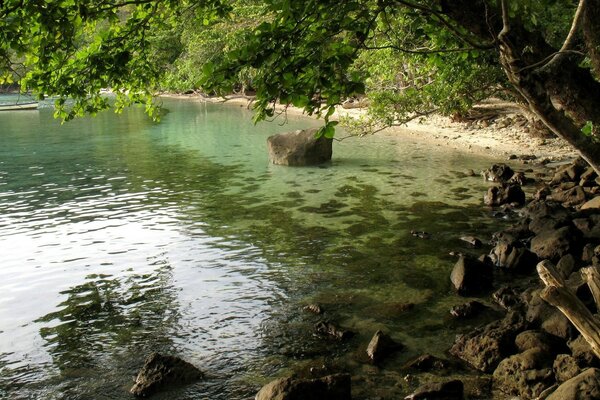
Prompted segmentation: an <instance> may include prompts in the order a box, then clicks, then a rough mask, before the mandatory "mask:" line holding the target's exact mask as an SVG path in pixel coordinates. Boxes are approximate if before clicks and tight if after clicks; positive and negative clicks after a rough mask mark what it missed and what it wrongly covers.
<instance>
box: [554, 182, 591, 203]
mask: <svg viewBox="0 0 600 400" xmlns="http://www.w3.org/2000/svg"><path fill="white" fill-rule="evenodd" d="M585 199H586V196H585V192H584V191H583V188H582V187H581V186H575V187H573V188H570V189H566V190H562V189H555V190H553V191H552V200H554V201H558V202H560V203H562V204H563V205H564V206H565V207H572V206H576V205H578V204H582V203H584V202H585Z"/></svg>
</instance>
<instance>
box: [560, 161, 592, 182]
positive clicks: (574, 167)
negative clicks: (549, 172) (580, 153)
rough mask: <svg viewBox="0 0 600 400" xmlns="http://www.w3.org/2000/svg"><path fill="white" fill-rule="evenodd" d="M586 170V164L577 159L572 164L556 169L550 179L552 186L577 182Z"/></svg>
mask: <svg viewBox="0 0 600 400" xmlns="http://www.w3.org/2000/svg"><path fill="white" fill-rule="evenodd" d="M587 168H588V165H587V163H586V162H585V161H584V160H583V159H581V158H579V159H577V160H575V161H573V163H571V164H568V165H564V166H562V167H559V168H557V169H556V171H555V173H554V177H553V178H552V182H551V183H552V184H559V183H562V182H577V181H579V178H580V177H581V174H583V173H584V172H585V170H586V169H587Z"/></svg>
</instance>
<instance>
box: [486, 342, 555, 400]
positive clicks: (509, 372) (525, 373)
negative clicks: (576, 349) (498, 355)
mask: <svg viewBox="0 0 600 400" xmlns="http://www.w3.org/2000/svg"><path fill="white" fill-rule="evenodd" d="M493 379H494V387H495V388H496V389H497V390H499V391H501V392H502V393H504V394H506V395H509V396H520V397H521V398H526V399H532V398H535V397H538V396H539V395H540V394H541V393H542V392H543V391H544V390H546V389H547V388H549V387H550V386H552V384H553V383H554V373H553V371H552V368H551V361H550V359H548V358H547V356H546V354H545V353H544V352H543V351H542V350H540V349H539V348H533V349H529V350H526V351H524V352H523V353H519V354H515V355H513V356H511V357H508V358H506V359H504V360H502V361H501V362H500V364H499V365H498V368H496V370H495V371H494V375H493Z"/></svg>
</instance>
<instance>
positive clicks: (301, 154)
mask: <svg viewBox="0 0 600 400" xmlns="http://www.w3.org/2000/svg"><path fill="white" fill-rule="evenodd" d="M316 133H317V129H305V130H298V131H295V132H289V133H282V134H279V135H273V136H270V137H269V138H268V139H267V144H268V147H269V159H270V160H271V162H272V163H273V164H279V165H296V166H304V165H315V164H321V163H324V162H326V161H329V160H331V155H332V142H333V139H327V138H326V137H324V136H321V137H320V138H318V139H317V138H316V137H315V134H316Z"/></svg>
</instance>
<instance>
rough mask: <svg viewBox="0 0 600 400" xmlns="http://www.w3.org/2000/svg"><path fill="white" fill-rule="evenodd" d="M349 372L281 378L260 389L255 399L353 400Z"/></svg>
mask: <svg viewBox="0 0 600 400" xmlns="http://www.w3.org/2000/svg"><path fill="white" fill-rule="evenodd" d="M351 398H352V396H351V380H350V375H349V374H336V375H328V376H325V377H323V378H320V379H293V378H281V379H277V380H275V381H272V382H270V383H267V384H266V385H265V386H263V387H262V389H260V391H259V392H258V393H257V394H256V397H255V400H324V399H328V400H351Z"/></svg>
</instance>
